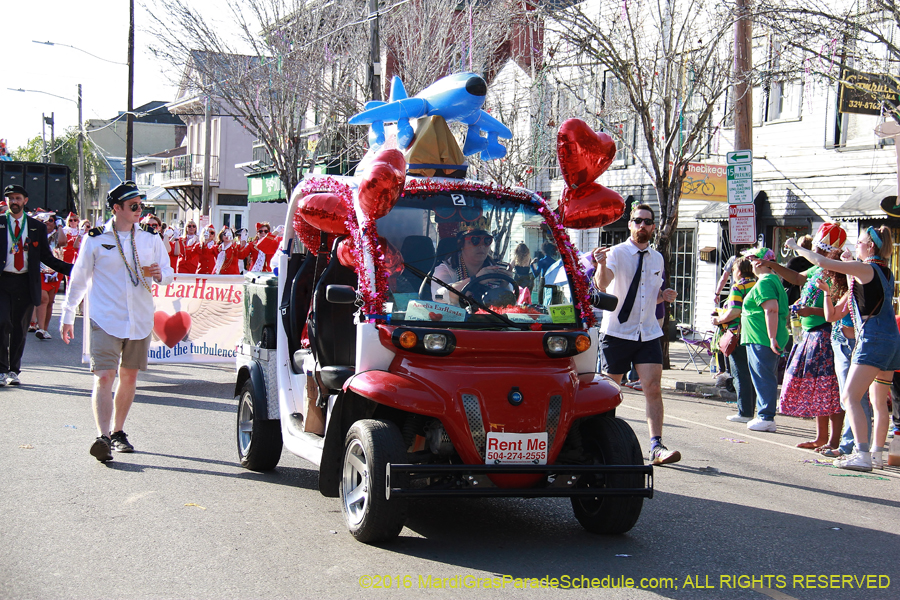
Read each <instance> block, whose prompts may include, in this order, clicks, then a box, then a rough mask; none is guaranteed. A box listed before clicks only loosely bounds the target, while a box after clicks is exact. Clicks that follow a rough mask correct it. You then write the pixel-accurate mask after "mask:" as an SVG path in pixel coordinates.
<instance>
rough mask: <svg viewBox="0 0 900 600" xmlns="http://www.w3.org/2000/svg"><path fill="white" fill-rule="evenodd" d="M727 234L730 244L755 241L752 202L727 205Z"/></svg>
mask: <svg viewBox="0 0 900 600" xmlns="http://www.w3.org/2000/svg"><path fill="white" fill-rule="evenodd" d="M728 235H729V240H730V241H731V243H732V244H754V243H756V206H755V205H753V203H750V204H732V205H730V206H729V207H728Z"/></svg>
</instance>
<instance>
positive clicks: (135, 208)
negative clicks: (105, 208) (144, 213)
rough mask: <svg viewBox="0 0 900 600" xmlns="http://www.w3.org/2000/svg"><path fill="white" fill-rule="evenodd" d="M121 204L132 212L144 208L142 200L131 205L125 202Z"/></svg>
mask: <svg viewBox="0 0 900 600" xmlns="http://www.w3.org/2000/svg"><path fill="white" fill-rule="evenodd" d="M119 204H121V205H122V208H128V209H130V210H131V212H137V211H139V210H144V205H143V204H141V203H140V202H132V203H131V204H129V205H126V204H125V203H124V202H120V203H119Z"/></svg>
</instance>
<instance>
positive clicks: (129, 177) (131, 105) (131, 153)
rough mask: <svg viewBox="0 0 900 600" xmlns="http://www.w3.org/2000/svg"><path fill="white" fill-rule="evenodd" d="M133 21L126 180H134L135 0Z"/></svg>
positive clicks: (131, 28) (130, 51)
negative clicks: (132, 165)
mask: <svg viewBox="0 0 900 600" xmlns="http://www.w3.org/2000/svg"><path fill="white" fill-rule="evenodd" d="M129 4H130V8H131V20H130V24H129V27H128V114H127V115H126V116H125V180H126V181H128V180H132V179H133V177H132V167H131V164H132V161H133V159H134V0H130V2H129Z"/></svg>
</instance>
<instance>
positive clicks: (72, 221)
mask: <svg viewBox="0 0 900 600" xmlns="http://www.w3.org/2000/svg"><path fill="white" fill-rule="evenodd" d="M77 222H78V219H69V223H77Z"/></svg>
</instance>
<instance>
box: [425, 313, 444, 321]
mask: <svg viewBox="0 0 900 600" xmlns="http://www.w3.org/2000/svg"><path fill="white" fill-rule="evenodd" d="M428 318H429V319H431V320H432V321H440V320H441V319H443V318H444V315H442V314H441V313H436V312H430V311H429V313H428Z"/></svg>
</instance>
